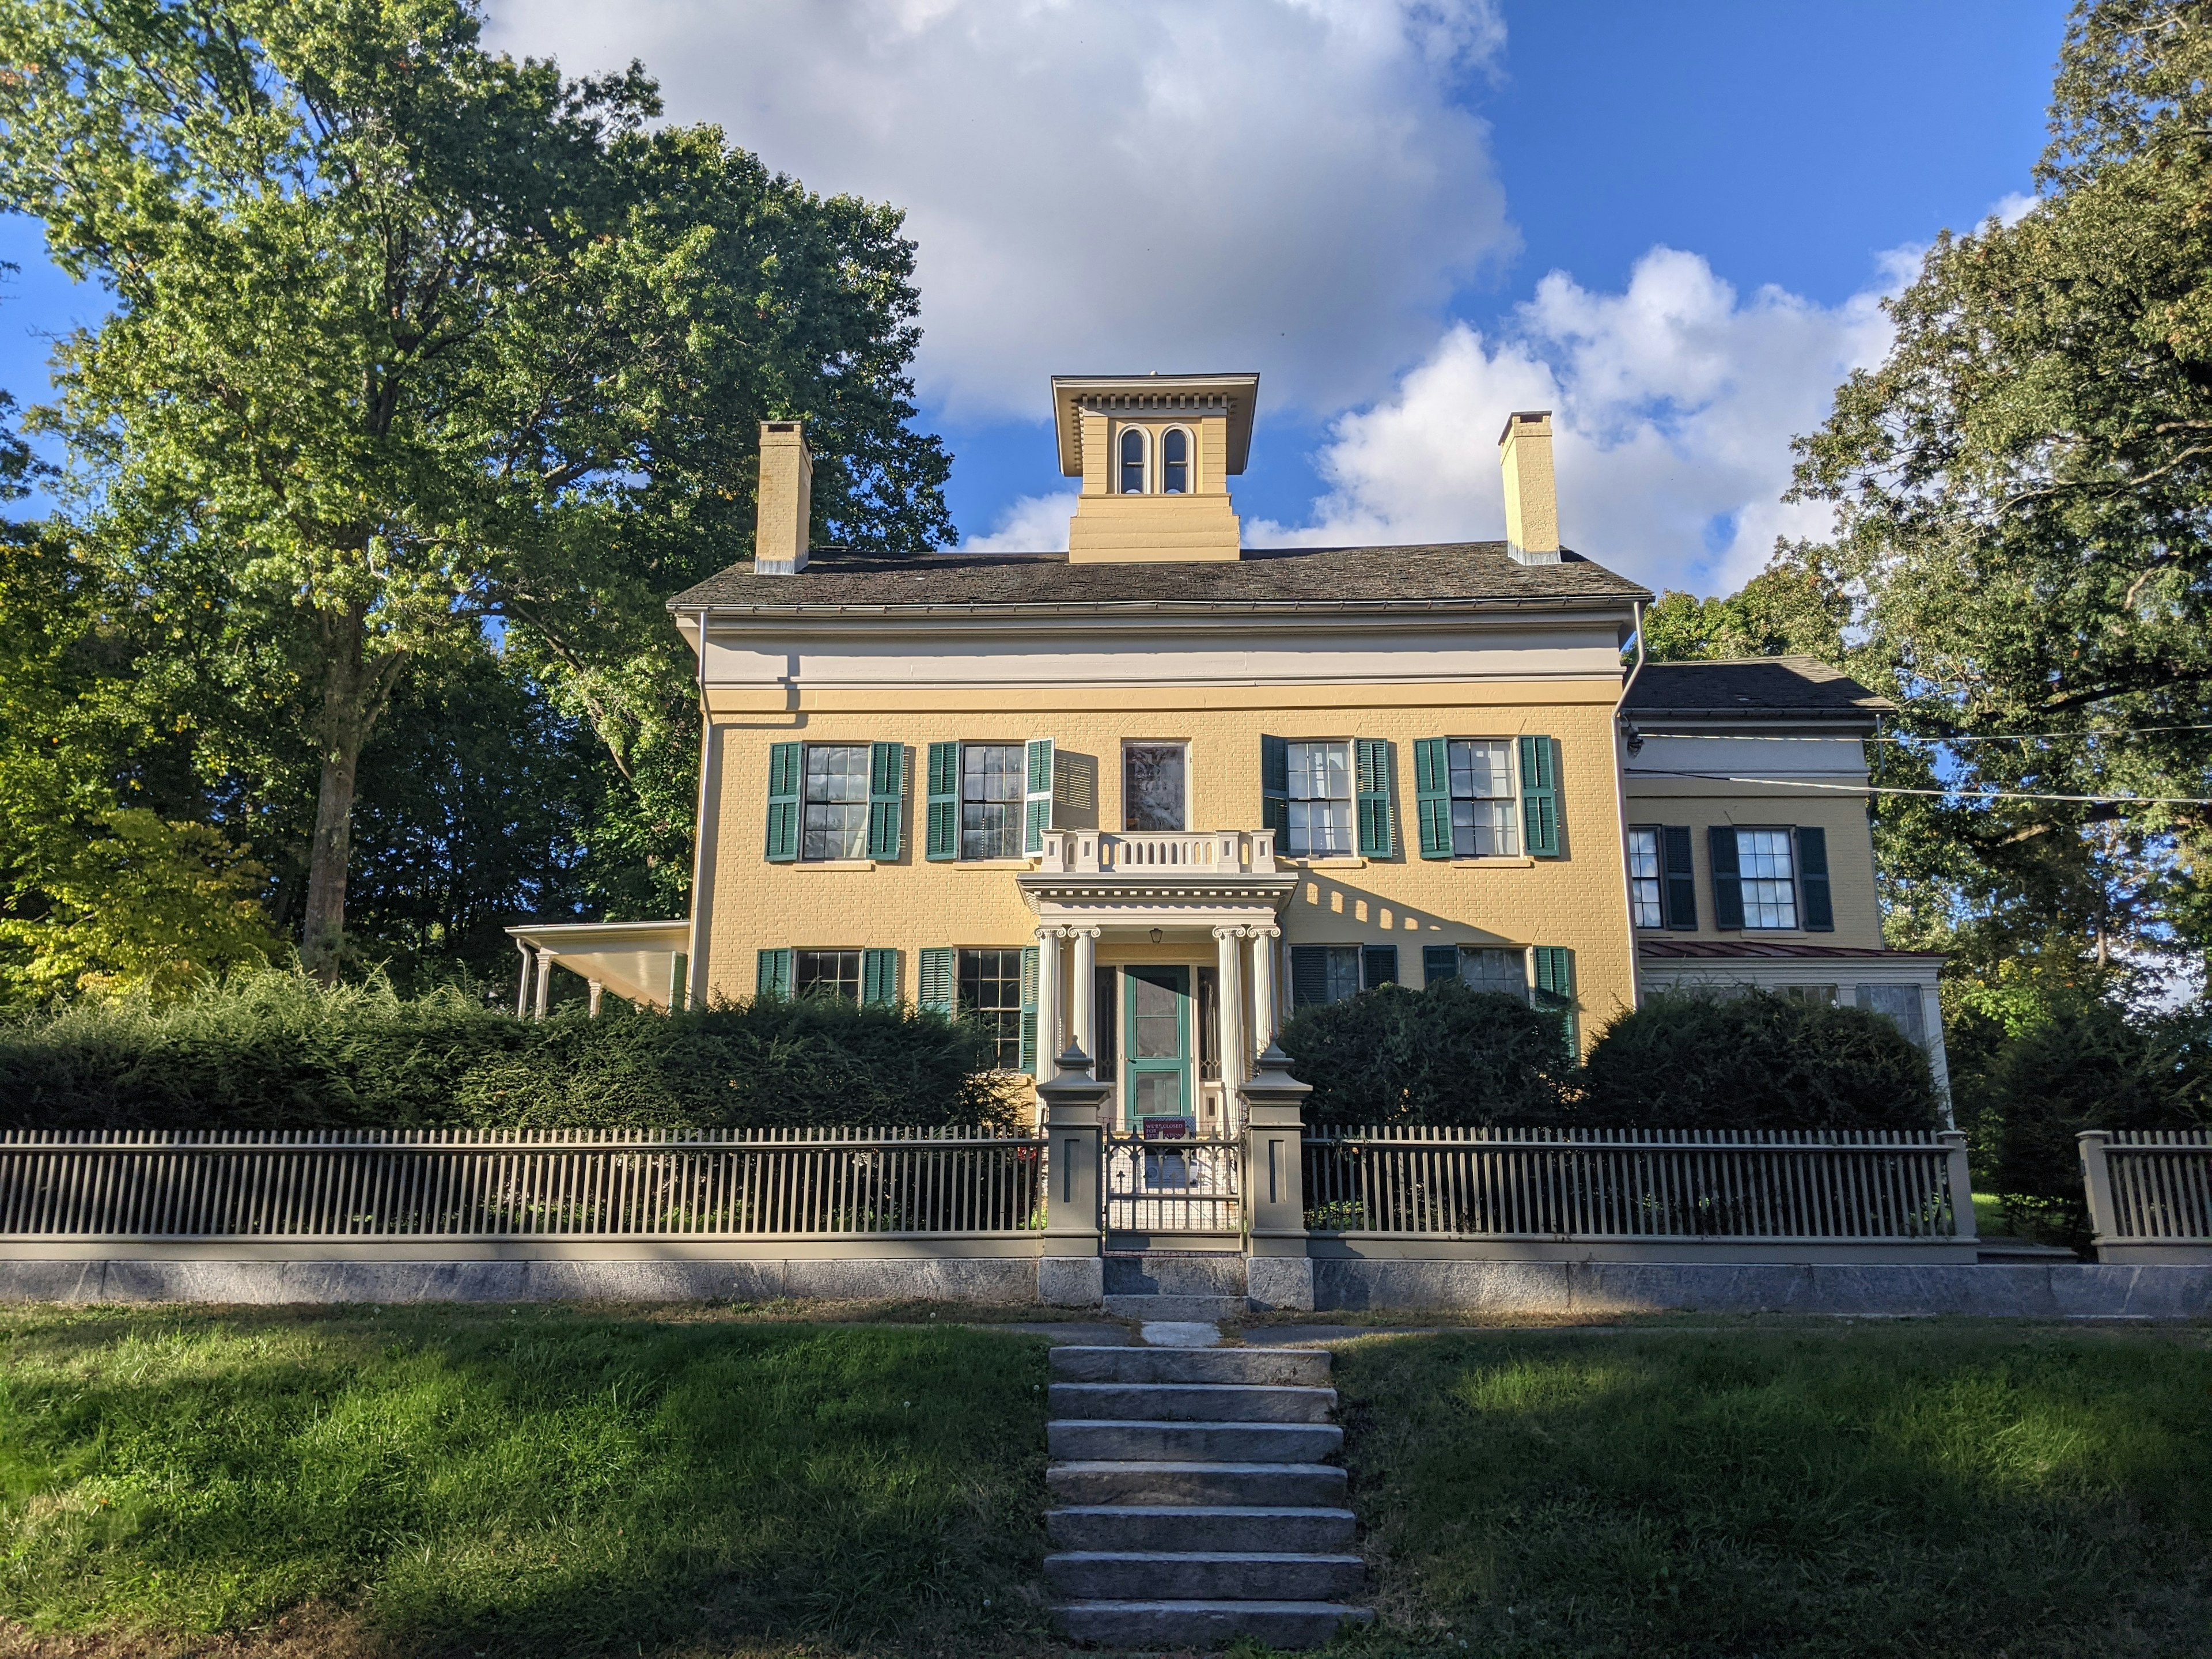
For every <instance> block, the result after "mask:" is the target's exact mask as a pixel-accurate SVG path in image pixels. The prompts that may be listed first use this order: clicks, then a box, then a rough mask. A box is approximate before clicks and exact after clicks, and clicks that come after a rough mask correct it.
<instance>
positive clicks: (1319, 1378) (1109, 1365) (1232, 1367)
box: [1052, 1347, 1329, 1388]
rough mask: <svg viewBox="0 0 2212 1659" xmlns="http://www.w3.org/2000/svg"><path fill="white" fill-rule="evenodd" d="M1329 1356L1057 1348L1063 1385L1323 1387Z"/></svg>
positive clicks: (1298, 1351)
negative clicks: (1257, 1384)
mask: <svg viewBox="0 0 2212 1659" xmlns="http://www.w3.org/2000/svg"><path fill="white" fill-rule="evenodd" d="M1328 1363H1329V1362H1328V1351H1327V1350H1325V1349H1317V1348H1076V1347H1067V1348H1054V1350H1053V1351H1052V1374H1053V1376H1054V1378H1055V1379H1056V1380H1058V1381H1060V1382H1062V1383H1279V1384H1288V1385H1290V1386H1291V1387H1293V1388H1318V1387H1321V1386H1322V1385H1324V1384H1326V1383H1328Z"/></svg>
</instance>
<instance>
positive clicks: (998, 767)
mask: <svg viewBox="0 0 2212 1659" xmlns="http://www.w3.org/2000/svg"><path fill="white" fill-rule="evenodd" d="M1023 765H1024V761H1023V747H1022V745H1021V744H1018V743H963V744H961V745H960V856H961V857H962V858H963V859H1018V858H1019V857H1021V856H1022V772H1023Z"/></svg>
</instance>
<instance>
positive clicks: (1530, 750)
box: [1521, 738, 1559, 859]
mask: <svg viewBox="0 0 2212 1659" xmlns="http://www.w3.org/2000/svg"><path fill="white" fill-rule="evenodd" d="M1558 755H1559V745H1558V744H1555V743H1553V741H1552V739H1551V738H1522V739H1521V850H1522V852H1524V853H1526V854H1528V856H1529V857H1530V858H1532V859H1555V858H1557V857H1559V761H1558V758H1557V757H1558Z"/></svg>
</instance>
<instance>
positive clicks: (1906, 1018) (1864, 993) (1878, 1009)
mask: <svg viewBox="0 0 2212 1659" xmlns="http://www.w3.org/2000/svg"><path fill="white" fill-rule="evenodd" d="M1857 992H1858V995H1857V1003H1858V1005H1859V1006H1860V1007H1862V1008H1863V1009H1865V1010H1867V1012H1869V1013H1875V1014H1880V1015H1881V1016H1883V1017H1884V1018H1887V1019H1891V1020H1894V1021H1895V1022H1896V1023H1897V1029H1898V1030H1900V1031H1902V1032H1904V1033H1905V1036H1909V1037H1911V1039H1912V1040H1913V1041H1914V1042H1917V1043H1918V1044H1919V1045H1920V1046H1921V1047H1922V1048H1926V1047H1927V1046H1928V1025H1927V1021H1926V1020H1925V1018H1923V1015H1922V1012H1921V1003H1920V987H1918V986H1917V985H1862V986H1859V987H1857Z"/></svg>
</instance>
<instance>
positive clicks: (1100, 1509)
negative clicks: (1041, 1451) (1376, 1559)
mask: <svg viewBox="0 0 2212 1659" xmlns="http://www.w3.org/2000/svg"><path fill="white" fill-rule="evenodd" d="M1044 1521H1045V1533H1046V1535H1047V1536H1048V1537H1049V1538H1050V1539H1051V1540H1052V1541H1053V1542H1054V1544H1057V1545H1059V1546H1060V1547H1061V1548H1063V1549H1069V1550H1123V1551H1131V1550H1134V1551H1147V1552H1150V1551H1163V1550H1165V1551H1175V1552H1178V1553H1180V1552H1182V1551H1185V1550H1210V1551H1222V1550H1229V1551H1246V1550H1287V1551H1290V1552H1292V1553H1297V1554H1301V1555H1307V1554H1320V1553H1329V1552H1332V1551H1340V1550H1341V1549H1342V1548H1343V1547H1344V1546H1346V1544H1349V1543H1350V1542H1351V1541H1352V1527H1353V1517H1352V1511H1351V1510H1339V1509H1317V1508H1316V1509H1309V1508H1305V1507H1303V1506H1300V1507H1290V1506H1285V1507H1279V1508H1278V1507H1271V1506H1268V1505H1263V1504H1079V1505H1075V1506H1073V1507H1070V1508H1067V1509H1060V1510H1047V1511H1046V1512H1045V1517H1044Z"/></svg>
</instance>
